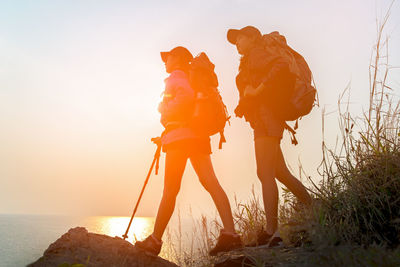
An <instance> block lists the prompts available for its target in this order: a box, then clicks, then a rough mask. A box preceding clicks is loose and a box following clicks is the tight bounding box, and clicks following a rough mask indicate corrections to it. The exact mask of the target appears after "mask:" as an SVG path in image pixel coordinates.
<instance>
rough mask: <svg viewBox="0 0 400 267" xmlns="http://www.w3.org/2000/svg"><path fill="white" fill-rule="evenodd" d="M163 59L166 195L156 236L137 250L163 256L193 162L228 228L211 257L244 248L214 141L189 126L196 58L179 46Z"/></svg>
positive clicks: (155, 228)
mask: <svg viewBox="0 0 400 267" xmlns="http://www.w3.org/2000/svg"><path fill="white" fill-rule="evenodd" d="M161 58H162V60H163V61H164V63H165V68H166V71H167V73H170V76H169V77H168V78H167V79H166V80H165V91H164V98H163V101H162V102H161V103H160V105H159V111H160V113H161V123H162V124H163V126H164V127H165V132H164V134H163V135H162V137H161V144H162V149H163V152H165V153H166V157H165V177H164V192H163V196H162V199H161V203H160V206H159V209H158V213H157V217H156V222H155V225H154V231H153V234H151V235H150V236H148V237H147V238H146V239H145V240H143V241H138V242H136V244H135V246H136V247H137V248H139V249H142V250H145V251H147V252H150V253H152V254H154V255H158V254H159V253H160V250H161V246H162V241H161V238H162V236H163V233H164V231H165V228H166V226H167V224H168V222H169V220H170V218H171V216H172V213H173V211H174V208H175V201H176V197H177V195H178V192H179V189H180V185H181V180H182V175H183V172H184V170H185V167H186V162H187V160H188V159H190V162H191V163H192V166H193V168H194V170H195V172H196V174H197V176H198V177H199V180H200V182H201V184H202V185H203V187H204V188H205V189H206V190H207V191H208V192H209V193H210V195H211V197H212V199H213V201H214V203H215V205H216V207H217V210H218V212H219V214H220V216H221V220H222V223H223V225H224V229H222V230H221V234H220V237H219V239H218V242H217V244H216V246H215V247H214V248H213V249H212V250H211V251H210V255H215V254H217V253H218V252H220V251H228V250H232V249H235V248H238V247H241V246H242V242H241V239H240V236H239V235H238V234H237V233H236V232H235V229H234V224H233V218H232V212H231V208H230V205H229V200H228V198H227V196H226V194H225V192H224V190H223V189H222V187H221V185H220V184H219V182H218V180H217V177H216V175H215V173H214V169H213V166H212V162H211V158H210V154H211V146H210V138H209V136H204V135H200V134H198V133H197V132H196V131H194V130H193V129H191V128H190V127H189V126H188V123H187V122H188V121H189V120H190V119H191V117H192V115H193V111H194V107H195V100H196V96H195V91H194V90H193V89H192V87H191V85H190V83H189V77H188V76H189V67H190V62H191V60H192V59H193V56H192V54H191V53H190V52H189V51H188V50H187V49H186V48H184V47H181V46H178V47H175V48H174V49H172V50H171V51H169V52H161Z"/></svg>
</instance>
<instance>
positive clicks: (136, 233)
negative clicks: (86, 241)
mask: <svg viewBox="0 0 400 267" xmlns="http://www.w3.org/2000/svg"><path fill="white" fill-rule="evenodd" d="M87 220H88V221H87V222H86V225H87V226H88V230H89V231H93V232H97V233H99V234H105V235H109V236H119V237H122V235H123V234H124V233H125V231H126V228H127V227H128V223H129V220H130V217H113V216H95V217H90V218H87ZM153 227H154V218H152V217H137V218H134V219H133V221H132V225H131V227H130V230H129V233H128V238H127V240H128V241H129V242H131V243H135V242H136V240H143V239H144V238H146V237H147V236H148V235H150V234H151V233H152V231H153Z"/></svg>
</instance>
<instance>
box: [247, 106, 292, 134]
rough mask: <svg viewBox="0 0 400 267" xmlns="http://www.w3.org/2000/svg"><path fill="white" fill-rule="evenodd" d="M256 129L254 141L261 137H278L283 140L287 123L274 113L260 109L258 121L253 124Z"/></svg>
mask: <svg viewBox="0 0 400 267" xmlns="http://www.w3.org/2000/svg"><path fill="white" fill-rule="evenodd" d="M252 126H253V129H254V140H255V139H257V138H260V137H267V136H268V137H276V138H277V139H278V140H281V139H282V136H283V130H284V129H285V121H284V120H283V119H281V118H279V117H278V116H276V115H275V114H273V112H272V111H270V110H267V109H265V108H260V110H259V114H258V116H257V119H256V120H255V121H254V122H253V123H252Z"/></svg>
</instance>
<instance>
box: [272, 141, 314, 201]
mask: <svg viewBox="0 0 400 267" xmlns="http://www.w3.org/2000/svg"><path fill="white" fill-rule="evenodd" d="M276 167H277V168H276V178H277V179H278V180H279V181H280V182H281V183H283V184H284V185H285V186H286V187H287V188H288V189H289V190H290V191H291V192H292V193H293V194H294V195H295V196H296V197H297V198H299V200H300V201H301V202H303V203H304V204H306V205H310V204H311V197H310V195H309V194H308V192H307V190H306V188H305V187H304V185H303V184H302V183H301V182H300V181H299V180H297V179H296V177H294V176H293V175H292V174H291V173H290V171H289V170H288V168H287V166H286V163H285V159H284V158H283V154H282V150H281V148H280V147H279V150H278V162H277V164H276Z"/></svg>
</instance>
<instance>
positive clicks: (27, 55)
mask: <svg viewBox="0 0 400 267" xmlns="http://www.w3.org/2000/svg"><path fill="white" fill-rule="evenodd" d="M389 3H390V1H386V0H382V1H372V0H368V1H365V0H352V1H335V2H328V1H317V0H308V1H302V2H301V4H300V3H298V2H294V1H279V3H277V2H276V3H273V2H272V1H245V0H243V1H240V0H237V1H228V0H221V1H168V3H167V2H166V1H165V2H163V1H158V2H157V1H148V2H142V1H137V2H135V1H134V2H128V1H113V2H108V1H85V2H79V3H78V2H75V3H72V2H70V1H58V2H53V1H38V2H37V1H35V2H28V1H26V2H25V1H2V3H0V59H1V60H0V145H1V148H0V181H1V186H0V213H34V214H42V213H50V214H85V215H130V212H131V210H132V208H133V205H134V202H135V201H136V198H137V196H138V194H139V191H140V188H141V186H142V183H143V181H144V178H145V175H146V172H147V169H148V167H149V165H150V163H151V160H152V156H153V153H154V150H155V147H154V145H152V144H151V143H150V138H151V137H153V136H156V135H158V134H159V133H160V132H161V131H162V128H161V125H160V124H159V114H158V113H157V104H158V102H159V101H160V100H161V98H160V94H161V92H162V91H163V79H164V78H166V74H165V71H164V66H163V64H162V61H161V59H160V57H159V52H160V51H163V50H169V49H171V48H172V47H174V46H177V45H183V46H186V47H187V48H188V49H189V50H191V51H192V53H193V54H197V53H199V52H201V51H205V52H206V53H207V54H208V55H209V56H210V58H211V60H212V61H213V62H214V63H215V65H216V72H217V74H218V76H219V80H220V90H221V94H222V96H223V98H224V100H225V102H226V104H227V107H228V110H229V112H230V113H231V114H233V110H234V108H235V105H236V103H237V97H238V95H237V91H236V88H235V84H234V78H235V75H236V73H237V67H238V60H239V56H238V55H237V52H236V50H235V48H234V47H233V46H232V45H230V44H229V43H228V42H227V41H226V31H227V29H229V28H232V27H234V28H241V27H243V26H246V25H255V26H257V27H258V28H259V29H260V30H261V31H263V32H264V33H266V32H270V31H273V30H279V31H280V32H281V33H282V34H284V35H286V37H287V40H288V42H289V44H291V45H292V46H293V47H294V48H295V49H297V50H298V51H299V52H300V53H302V54H303V55H304V57H305V58H306V60H307V61H308V62H309V65H310V67H311V69H312V71H313V72H314V78H315V80H316V83H317V86H318V89H319V97H320V103H321V106H323V107H325V108H326V110H327V112H328V113H330V112H335V111H336V110H337V107H336V103H337V99H338V95H339V93H340V92H342V90H343V89H344V88H345V87H346V86H347V84H348V83H350V82H351V86H352V92H351V94H352V96H353V97H352V103H353V105H352V111H354V112H356V113H359V112H360V111H361V109H362V107H363V106H364V107H365V106H366V104H367V99H368V64H369V59H370V55H371V51H372V46H373V44H374V41H375V38H376V24H375V20H376V18H377V17H378V18H379V17H380V15H381V13H382V12H381V10H382V9H383V10H385V9H386V7H387V6H388V4H389ZM399 10H400V9H399V4H398V3H395V4H394V7H393V9H392V16H391V21H390V23H389V25H388V29H389V34H390V35H391V45H390V47H398V44H399V43H400V31H399V27H398V26H399V22H400V20H399V18H400V16H399V15H400V12H399ZM399 59H400V56H399V52H398V51H394V49H393V50H392V57H391V60H392V61H393V65H396V63H397V65H399V64H398V63H399ZM396 75H397V76H394V77H395V79H394V83H395V85H396V84H397V86H398V85H399V83H398V82H399V79H398V78H399V75H398V73H397V74H396ZM396 78H397V80H396ZM326 121H327V124H328V125H327V126H326V127H327V138H328V141H329V143H330V144H332V145H333V144H334V141H335V137H336V135H337V134H338V130H337V117H336V114H335V113H332V114H330V115H329V116H328V117H327V119H326ZM300 127H301V128H300V131H299V133H298V139H299V141H300V144H299V145H298V146H296V147H293V146H291V145H290V141H289V137H288V135H287V134H286V136H285V138H284V140H283V144H282V147H283V150H284V152H285V154H286V155H287V161H288V163H289V165H290V166H291V167H292V169H293V171H294V173H295V174H298V162H299V160H300V161H301V162H302V164H303V167H304V168H305V171H306V172H307V173H308V174H309V175H312V177H313V179H314V180H315V181H318V180H319V179H320V178H319V176H318V174H317V171H316V168H317V165H318V164H319V162H320V160H321V149H320V147H321V109H316V110H314V111H313V112H312V114H311V115H310V116H309V117H307V118H305V119H304V120H303V121H302V122H301V126H300ZM226 136H227V139H228V143H227V144H225V146H224V149H223V150H222V151H218V150H217V142H218V138H214V139H213V150H214V152H213V155H212V158H213V161H214V164H215V169H216V173H217V175H218V178H219V180H220V182H221V184H222V186H223V188H224V189H225V190H226V192H227V194H228V196H229V198H230V199H231V200H233V198H234V195H236V196H237V198H238V199H239V200H246V199H248V196H249V193H250V190H251V188H252V186H253V185H255V189H256V191H257V192H259V190H260V189H259V184H258V182H257V178H256V173H255V161H254V149H253V141H252V140H253V136H252V133H251V130H250V128H249V126H248V125H247V124H246V123H245V122H244V121H241V120H239V119H236V118H233V119H232V121H231V126H230V127H227V129H226ZM163 163H164V161H163V158H162V160H161V169H160V171H161V175H159V176H156V177H152V178H151V180H150V183H149V185H148V190H147V191H146V192H145V195H144V197H143V202H142V206H141V208H140V209H139V212H138V213H139V215H144V216H153V215H155V212H156V210H157V207H158V203H159V200H160V198H161V193H162V185H163V183H162V175H163ZM178 205H180V207H181V208H182V209H186V208H187V207H188V206H191V207H192V210H193V211H194V212H195V213H197V212H199V213H200V212H210V211H211V212H214V211H215V208H214V206H213V203H212V201H211V198H210V197H209V196H208V194H207V193H206V192H205V190H203V189H202V188H201V185H200V183H199V182H198V181H197V178H196V177H195V175H194V172H193V170H192V168H191V166H188V168H187V170H186V172H185V176H184V179H183V184H182V189H181V194H180V196H179V200H178Z"/></svg>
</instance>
